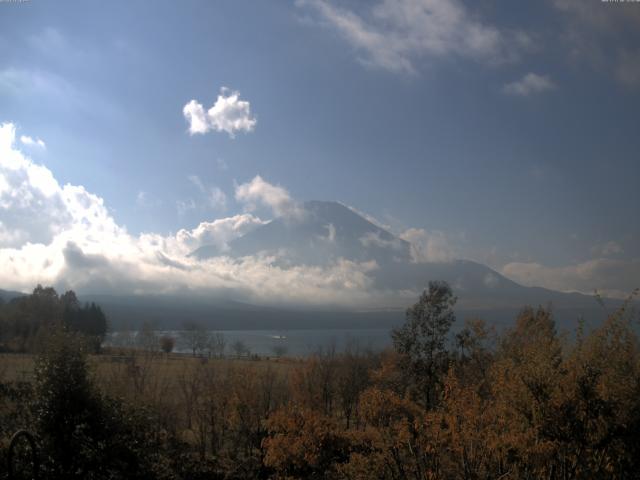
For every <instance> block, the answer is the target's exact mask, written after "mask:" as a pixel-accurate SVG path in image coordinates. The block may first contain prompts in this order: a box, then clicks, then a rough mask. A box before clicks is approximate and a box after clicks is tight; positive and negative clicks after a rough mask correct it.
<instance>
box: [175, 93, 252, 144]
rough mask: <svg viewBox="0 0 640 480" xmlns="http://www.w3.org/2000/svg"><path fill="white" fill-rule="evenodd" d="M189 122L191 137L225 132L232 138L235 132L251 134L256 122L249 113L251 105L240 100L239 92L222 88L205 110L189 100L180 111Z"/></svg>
mask: <svg viewBox="0 0 640 480" xmlns="http://www.w3.org/2000/svg"><path fill="white" fill-rule="evenodd" d="M182 113H183V114H184V116H185V118H186V119H187V121H188V122H189V133H190V134H191V135H196V134H204V133H207V132H212V131H213V132H226V133H227V134H229V136H230V137H231V138H234V137H235V135H236V133H237V132H252V131H253V129H254V128H255V126H256V123H257V120H256V118H255V116H253V115H252V113H251V105H250V104H249V102H248V101H246V100H240V92H238V91H236V90H230V89H229V88H227V87H222V88H221V89H220V93H219V94H218V98H217V99H216V102H215V103H214V104H213V106H212V107H211V108H210V109H209V110H206V111H205V109H204V107H203V106H202V104H201V103H199V102H198V101H196V100H191V101H190V102H189V103H187V104H186V105H185V106H184V108H183V109H182Z"/></svg>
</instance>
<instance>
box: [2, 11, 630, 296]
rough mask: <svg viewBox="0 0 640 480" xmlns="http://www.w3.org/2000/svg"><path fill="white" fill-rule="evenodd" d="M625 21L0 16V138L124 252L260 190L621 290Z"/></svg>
mask: <svg viewBox="0 0 640 480" xmlns="http://www.w3.org/2000/svg"><path fill="white" fill-rule="evenodd" d="M638 27H640V3H631V2H628V3H622V4H619V3H603V2H600V1H599V0H586V1H585V0H581V1H578V0H549V1H542V2H528V3H524V2H517V4H516V3H514V2H496V1H491V0H485V1H480V2H461V1H457V0H442V1H439V2H435V1H432V0H376V1H374V2H356V1H352V2H349V1H347V2H332V1H329V0H326V1H325V0H300V1H297V2H290V1H279V2H245V1H227V2H212V1H211V2H209V1H188V2H176V1H173V2H163V1H158V2H152V3H151V2H138V1H134V2H120V1H112V2H97V1H86V2H79V1H76V2H73V1H59V2H53V1H51V2H50V1H43V0H30V1H26V2H3V3H0V123H2V122H10V123H11V124H12V125H13V126H14V128H15V141H14V145H13V147H12V148H14V149H20V150H21V151H22V152H23V154H24V155H25V156H26V157H28V158H30V159H31V160H30V161H32V162H34V163H35V164H41V165H44V166H46V168H47V169H48V170H50V171H51V172H52V174H53V176H54V177H55V179H56V181H57V182H58V184H59V186H63V185H65V184H70V185H76V186H82V187H83V188H84V189H85V190H86V191H87V192H90V193H91V194H93V195H95V196H97V197H99V198H100V199H101V200H102V202H103V205H104V207H105V208H106V211H107V212H108V216H109V217H110V218H111V219H112V220H113V222H114V224H115V225H117V226H118V228H122V229H126V232H127V234H128V235H131V236H134V237H138V236H140V235H141V234H145V233H148V234H150V233H153V234H157V235H164V236H165V237H166V236H170V235H175V234H176V232H179V231H181V229H183V230H187V231H192V230H194V229H196V228H197V227H198V226H199V225H200V224H201V222H213V221H214V220H215V219H226V218H232V217H234V216H235V215H245V214H248V210H247V209H248V207H250V206H251V205H252V203H251V202H247V201H246V199H244V198H242V197H240V198H238V195H237V191H238V187H239V186H241V185H243V184H247V185H248V184H249V182H251V181H252V180H253V179H255V177H256V175H260V177H261V179H263V180H264V183H263V184H260V185H262V186H264V187H265V188H268V187H270V186H274V187H273V188H277V187H278V186H279V187H281V189H282V190H281V191H280V190H275V193H276V194H277V195H280V194H282V193H283V192H284V193H285V194H286V195H288V196H289V197H290V198H291V199H295V201H304V200H311V199H321V200H339V201H341V202H343V203H345V204H347V205H351V206H353V207H355V208H357V209H358V210H361V211H364V212H366V213H368V214H370V215H372V216H373V217H375V218H377V219H378V220H379V221H380V222H381V223H383V224H385V225H388V226H389V227H390V228H391V229H392V230H393V231H394V232H395V233H397V234H403V233H405V232H406V231H408V230H409V229H414V230H413V231H414V233H415V232H416V231H417V232H419V234H417V235H414V238H416V241H422V242H423V243H425V244H426V245H428V246H429V247H430V248H433V249H434V251H436V250H438V249H441V250H443V252H442V256H443V258H445V257H446V258H449V257H456V258H458V257H459V258H469V259H473V260H477V261H480V262H483V263H486V264H488V265H490V266H491V267H493V268H495V269H496V270H498V271H501V272H502V273H504V274H506V275H507V276H510V277H511V278H513V279H515V280H518V281H521V282H523V283H527V284H536V285H543V286H548V287H550V288H557V289H561V290H580V291H592V290H593V289H594V288H599V289H602V290H606V291H610V292H611V293H612V294H620V293H624V292H627V291H629V290H631V288H633V287H635V286H638V285H635V284H634V281H635V283H638V278H640V241H639V239H640V222H638V220H637V206H638V205H639V204H640V193H639V189H638V180H639V179H640V158H639V154H638V152H639V151H640V134H638V125H639V124H640V122H639V120H640V119H639V113H638V112H639V111H640V108H639V107H640V29H639V28H638ZM223 87H226V88H227V90H221V89H222V88H223ZM192 100H195V102H196V103H195V105H198V104H199V105H202V107H203V112H205V113H204V115H205V117H203V118H204V119H205V121H206V122H211V123H210V124H208V126H207V127H206V129H207V131H206V132H205V133H198V132H196V133H193V132H190V125H191V127H192V129H193V124H190V122H189V118H187V117H186V116H185V115H184V112H183V109H184V108H185V105H187V104H188V103H189V102H190V101H192ZM217 101H220V103H219V104H218V106H219V107H223V106H224V105H227V106H228V107H229V108H228V109H226V110H225V109H222V110H221V113H220V115H219V116H218V117H215V118H213V117H211V118H208V117H206V111H207V110H208V109H209V108H211V107H212V106H213V105H214V103H216V102H217ZM244 102H246V103H244ZM223 104H224V105H223ZM229 115H231V116H233V115H236V117H233V118H231V117H229ZM234 118H235V119H236V120H238V123H236V124H235V126H233V125H234V124H233V122H232V120H233V119H234ZM216 122H218V123H216ZM229 122H231V123H229ZM22 136H25V137H27V136H28V137H30V138H31V139H32V140H33V142H32V144H29V143H30V142H29V140H28V139H26V138H25V141H26V143H25V142H22V141H20V138H21V137H22ZM37 139H41V140H42V141H43V142H44V144H45V146H44V147H43V146H39V145H38V144H37V143H36V142H37ZM253 185H254V186H255V187H256V188H258V187H259V186H260V185H257V184H253ZM270 192H271V193H273V192H274V190H270ZM61 195H62V194H61ZM256 198H257V199H258V200H261V201H262V203H263V204H264V205H263V208H261V209H258V210H255V211H252V212H251V214H252V215H254V216H255V217H256V218H260V219H261V221H262V220H264V219H267V218H270V216H273V214H274V212H273V211H272V210H273V208H272V207H273V204H272V203H270V202H269V201H265V199H267V198H272V196H271V197H266V196H262V197H256ZM258 203H260V202H258ZM269 207H271V208H269ZM25 212H27V210H24V211H23V213H22V214H21V215H26V213H25ZM275 213H277V212H275ZM33 214H34V215H38V210H34V213H33ZM2 215H3V216H5V218H4V219H3V218H2V217H0V221H3V223H4V225H5V228H9V227H13V228H22V227H23V226H21V225H18V224H17V223H16V224H15V225H12V224H11V221H14V222H18V223H19V217H20V215H17V214H15V215H13V216H12V214H11V212H10V211H9V207H5V212H4V213H2ZM11 218H13V219H14V220H11ZM16 218H17V220H16ZM23 230H25V232H27V231H28V228H27V227H24V228H23ZM54 230H55V228H52V229H51V232H54ZM0 233H1V231H0ZM7 235H8V234H6V235H5V237H7V238H9V237H8V236H7ZM25 235H26V236H25ZM25 235H23V236H22V237H20V238H23V240H22V241H23V242H27V241H31V243H37V239H35V237H33V238H31V237H29V235H28V234H25ZM52 235H54V234H52ZM0 238H2V235H0ZM12 238H13V237H12ZM16 238H17V237H16ZM51 238H53V237H51ZM51 238H47V239H46V240H43V242H44V244H47V243H46V242H47V241H50V240H51ZM29 239H30V240H29ZM12 242H13V243H12ZM19 243H20V242H19V241H18V240H16V239H15V238H13V240H11V242H9V241H8V240H7V242H6V245H5V247H7V248H8V247H11V248H18V247H20V246H21V245H19ZM1 246H2V245H0V247H1ZM85 253H86V252H85ZM436 257H438V254H436ZM65 258H66V257H65ZM54 263H55V262H54ZM34 278H40V277H38V274H37V272H36V273H34V276H30V277H29V278H28V279H26V280H25V282H27V281H32V280H33V279H34ZM44 278H45V279H46V278H48V277H46V276H45V277H44ZM21 285H22V284H20V285H17V286H21Z"/></svg>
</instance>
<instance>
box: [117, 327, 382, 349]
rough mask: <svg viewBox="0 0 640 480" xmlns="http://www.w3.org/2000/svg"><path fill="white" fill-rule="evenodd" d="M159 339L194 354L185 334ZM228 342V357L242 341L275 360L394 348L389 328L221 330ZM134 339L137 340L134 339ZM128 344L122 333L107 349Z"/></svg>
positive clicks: (172, 331) (179, 333)
mask: <svg viewBox="0 0 640 480" xmlns="http://www.w3.org/2000/svg"><path fill="white" fill-rule="evenodd" d="M155 333H156V335H157V336H162V335H168V336H171V337H173V338H175V340H176V346H175V348H174V352H178V353H191V350H190V348H189V346H188V345H187V344H186V343H185V341H184V338H183V335H182V332H180V331H176V330H170V331H158V332H155ZM212 333H222V334H223V335H224V339H225V342H226V350H225V354H227V355H230V354H232V353H233V351H232V348H231V345H233V343H234V342H237V341H241V342H242V343H243V344H244V345H245V346H246V347H247V348H248V349H249V351H250V352H251V353H252V354H257V355H260V356H273V355H274V350H275V349H277V348H278V347H283V348H284V350H285V351H286V354H285V355H288V356H307V355H310V354H312V353H314V352H317V351H318V350H319V349H323V350H326V349H329V348H333V347H335V349H336V351H337V352H342V351H344V350H345V348H346V347H347V346H351V347H352V348H359V349H360V350H364V349H370V350H373V351H380V350H383V349H384V348H386V347H389V346H391V331H390V330H389V329H387V328H372V329H352V330H351V329H317V330H221V331H216V332H212ZM136 335H137V332H132V334H131V335H129V338H128V339H127V340H126V341H133V342H135V336H136ZM131 337H133V338H131ZM123 342H125V340H123V338H122V334H121V333H120V332H115V333H112V334H110V335H108V336H107V338H106V339H105V346H109V345H122V344H123Z"/></svg>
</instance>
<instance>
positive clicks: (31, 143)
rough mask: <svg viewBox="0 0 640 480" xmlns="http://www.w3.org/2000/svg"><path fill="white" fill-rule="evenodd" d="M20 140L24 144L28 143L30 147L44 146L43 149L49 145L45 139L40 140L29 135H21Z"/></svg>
mask: <svg viewBox="0 0 640 480" xmlns="http://www.w3.org/2000/svg"><path fill="white" fill-rule="evenodd" d="M20 141H21V142H22V143H23V144H24V145H27V146H29V147H31V146H36V147H40V148H42V149H43V150H44V149H46V148H47V145H46V144H45V143H44V141H42V140H40V139H39V138H37V139H35V140H34V139H33V138H32V137H30V136H28V135H21V136H20Z"/></svg>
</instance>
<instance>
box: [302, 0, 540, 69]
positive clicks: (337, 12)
mask: <svg viewBox="0 0 640 480" xmlns="http://www.w3.org/2000/svg"><path fill="white" fill-rule="evenodd" d="M296 5H297V6H298V7H304V8H310V9H312V10H313V11H315V12H316V13H317V14H318V15H319V16H320V18H321V20H322V21H323V22H324V23H326V24H328V25H329V26H331V27H333V28H334V29H335V30H337V31H338V32H339V33H340V34H341V35H342V36H343V37H344V38H345V39H346V40H347V41H348V42H349V43H351V45H353V46H354V47H355V48H356V49H357V50H358V51H360V52H362V53H363V54H364V55H363V56H362V57H361V58H360V60H361V61H362V62H363V63H365V64H370V65H374V66H376V67H380V68H384V69H386V70H390V71H393V72H408V73H412V72H415V70H416V68H415V63H416V61H418V60H419V59H421V58H424V57H432V58H433V57H448V56H457V57H464V58H472V59H475V60H477V61H481V62H486V63H500V62H504V61H509V60H512V59H514V58H515V57H516V56H517V54H518V51H519V50H520V49H522V48H526V47H527V46H528V44H529V43H530V40H529V38H528V36H527V35H526V34H524V33H523V32H505V31H502V30H500V29H498V28H497V27H495V26H492V25H489V24H487V23H484V22H482V21H480V20H478V19H477V16H476V15H474V14H472V13H471V12H469V11H468V9H467V7H466V6H465V5H464V4H463V3H462V2H459V1H458V0H381V1H380V2H379V3H376V4H374V5H373V7H372V8H371V10H370V11H369V12H366V13H363V14H358V13H356V12H354V11H351V10H348V9H345V8H341V7H337V6H334V5H333V4H332V2H330V1H328V0H297V1H296Z"/></svg>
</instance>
